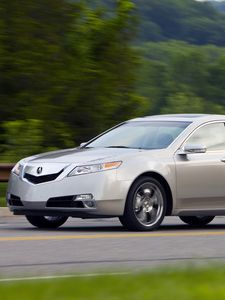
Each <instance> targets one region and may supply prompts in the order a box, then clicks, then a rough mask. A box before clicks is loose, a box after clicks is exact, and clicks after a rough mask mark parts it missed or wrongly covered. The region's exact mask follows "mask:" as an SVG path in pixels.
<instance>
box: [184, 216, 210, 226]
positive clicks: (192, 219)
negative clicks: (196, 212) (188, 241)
mask: <svg viewBox="0 0 225 300" xmlns="http://www.w3.org/2000/svg"><path fill="white" fill-rule="evenodd" d="M179 218H180V219H181V221H183V222H184V223H186V224H188V225H191V226H205V225H207V224H209V223H210V222H211V221H212V220H213V219H214V218H215V217H214V216H180V217H179Z"/></svg>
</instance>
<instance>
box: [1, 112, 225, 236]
mask: <svg viewBox="0 0 225 300" xmlns="http://www.w3.org/2000/svg"><path fill="white" fill-rule="evenodd" d="M7 203H8V206H9V208H10V210H11V211H12V212H13V213H14V214H15V215H25V216H26V218H27V220H28V221H29V222H30V223H31V224H32V225H34V226H36V227H39V228H57V227H59V226H61V225H62V224H64V223H65V222H66V220H67V218H68V217H75V218H83V219H85V218H107V217H119V220H120V222H121V223H122V225H124V226H125V227H126V228H128V229H130V230H153V229H156V228H158V226H159V225H160V224H161V222H162V221H163V219H164V217H165V216H179V217H180V219H181V220H182V221H184V222H185V223H187V224H189V225H195V226H196V225H197V226H203V225H206V224H208V223H209V222H211V221H212V220H213V218H214V217H215V216H217V215H225V116H223V115H200V114H198V115H197V114H184V115H159V116H150V117H143V118H137V119H133V120H129V121H126V122H124V123H122V124H119V125H117V126H115V127H113V128H112V129H109V130H108V131H106V132H104V133H102V134H101V135H99V136H97V137H96V138H94V139H92V140H91V141H89V142H87V143H84V144H82V145H81V146H80V147H78V148H74V149H67V150H61V151H54V152H49V153H44V154H40V155H34V156H31V157H28V158H25V159H22V160H21V161H19V162H18V163H17V164H16V166H15V167H14V168H13V170H12V172H11V176H10V179H9V184H8V191H7Z"/></svg>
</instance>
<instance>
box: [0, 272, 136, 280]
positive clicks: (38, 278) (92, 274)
mask: <svg viewBox="0 0 225 300" xmlns="http://www.w3.org/2000/svg"><path fill="white" fill-rule="evenodd" d="M129 274H131V273H129V272H114V273H87V274H74V275H72V274H71V275H50V276H34V277H14V278H1V279H0V283H1V282H14V281H35V280H51V279H63V278H82V277H102V276H120V275H122V276H124V275H129Z"/></svg>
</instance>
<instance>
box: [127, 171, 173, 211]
mask: <svg viewBox="0 0 225 300" xmlns="http://www.w3.org/2000/svg"><path fill="white" fill-rule="evenodd" d="M141 177H152V178H154V179H156V180H158V181H159V182H160V183H161V185H162V186H163V187H164V189H165V193H166V202H167V203H166V216H171V214H172V211H173V196H172V191H171V188H170V185H169V184H168V182H167V180H166V179H165V178H164V177H163V176H162V175H161V174H159V173H157V172H145V173H143V174H141V175H139V176H138V177H137V178H135V180H134V181H133V182H132V184H131V186H130V188H129V190H128V193H127V197H128V195H129V192H130V190H131V188H132V187H133V185H134V184H135V183H136V181H138V180H139V179H140V178H141ZM127 197H126V201H127ZM125 203H126V202H125ZM124 209H125V208H124Z"/></svg>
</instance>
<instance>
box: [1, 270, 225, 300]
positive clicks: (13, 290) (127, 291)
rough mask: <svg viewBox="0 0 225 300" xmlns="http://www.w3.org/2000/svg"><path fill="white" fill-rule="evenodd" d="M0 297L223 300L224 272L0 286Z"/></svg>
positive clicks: (9, 299) (171, 272)
mask: <svg viewBox="0 0 225 300" xmlns="http://www.w3.org/2000/svg"><path fill="white" fill-rule="evenodd" d="M0 295H1V299H4V300H12V299H17V300H20V299H21V300H24V299H29V300H42V299H43V300H51V299H54V300H63V299H71V300H72V299H73V300H74V299H75V300H86V299H87V300H151V299H152V300H165V299H166V300H170V299H172V300H175V299H177V300H187V299H193V300H194V299H196V300H197V299H198V300H201V299H204V300H209V299H210V300H211V299H216V300H219V299H225V268H224V269H223V268H221V267H220V268H217V267H211V268H207V269H206V268H203V269H197V268H193V269H192V268H189V269H186V270H185V269H184V270H178V271H176V270H160V271H153V272H150V273H143V274H136V275H123V276H122V275H120V276H104V277H101V276H100V277H92V278H90V277H89V278H72V279H63V280H59V279H57V280H49V281H33V282H31V281H27V282H17V283H1V284H0Z"/></svg>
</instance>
